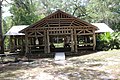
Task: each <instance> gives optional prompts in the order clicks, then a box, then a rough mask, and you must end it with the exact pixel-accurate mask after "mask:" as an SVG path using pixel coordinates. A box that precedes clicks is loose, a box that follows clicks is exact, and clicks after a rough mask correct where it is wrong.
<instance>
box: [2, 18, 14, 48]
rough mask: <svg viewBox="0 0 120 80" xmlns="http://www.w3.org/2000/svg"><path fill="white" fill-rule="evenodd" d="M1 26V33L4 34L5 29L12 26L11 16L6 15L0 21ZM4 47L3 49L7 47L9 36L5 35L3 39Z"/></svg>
mask: <svg viewBox="0 0 120 80" xmlns="http://www.w3.org/2000/svg"><path fill="white" fill-rule="evenodd" d="M2 24H3V25H2V26H3V28H2V29H3V34H6V33H7V31H8V30H9V29H10V28H11V26H12V19H11V17H6V18H4V19H3V21H2ZM4 48H5V49H8V48H9V37H8V36H7V37H5V40H4Z"/></svg>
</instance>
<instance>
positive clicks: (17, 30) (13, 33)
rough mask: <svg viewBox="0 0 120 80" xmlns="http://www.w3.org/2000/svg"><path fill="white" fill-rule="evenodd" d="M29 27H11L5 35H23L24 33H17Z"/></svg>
mask: <svg viewBox="0 0 120 80" xmlns="http://www.w3.org/2000/svg"><path fill="white" fill-rule="evenodd" d="M28 26H29V25H18V26H13V27H12V28H11V29H10V30H9V31H8V32H7V33H6V34H5V35H25V34H24V33H19V31H21V30H22V29H25V28H26V27H28Z"/></svg>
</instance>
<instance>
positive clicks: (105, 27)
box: [91, 23, 114, 33]
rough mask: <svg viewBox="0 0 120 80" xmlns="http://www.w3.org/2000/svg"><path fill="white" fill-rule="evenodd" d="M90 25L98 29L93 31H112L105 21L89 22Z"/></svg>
mask: <svg viewBox="0 0 120 80" xmlns="http://www.w3.org/2000/svg"><path fill="white" fill-rule="evenodd" d="M91 24H92V25H94V26H96V27H98V29H99V30H97V31H95V33H103V32H111V33H112V32H114V31H113V30H112V29H111V28H110V27H109V26H108V25H106V24H105V23H91Z"/></svg>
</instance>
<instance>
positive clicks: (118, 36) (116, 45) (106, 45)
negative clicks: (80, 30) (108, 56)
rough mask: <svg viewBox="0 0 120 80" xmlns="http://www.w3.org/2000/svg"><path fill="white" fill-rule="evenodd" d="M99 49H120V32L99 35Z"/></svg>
mask: <svg viewBox="0 0 120 80" xmlns="http://www.w3.org/2000/svg"><path fill="white" fill-rule="evenodd" d="M96 49H97V50H105V51H106V50H109V49H120V32H113V33H109V32H106V33H102V34H99V35H97V45H96Z"/></svg>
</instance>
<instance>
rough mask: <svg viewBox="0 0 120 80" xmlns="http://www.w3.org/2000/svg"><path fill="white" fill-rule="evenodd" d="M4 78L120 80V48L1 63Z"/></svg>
mask: <svg viewBox="0 0 120 80" xmlns="http://www.w3.org/2000/svg"><path fill="white" fill-rule="evenodd" d="M0 80H120V50H111V51H100V52H94V53H91V54H87V55H82V56H74V57H73V56H66V60H65V61H64V64H63V63H62V64H61V63H60V64H56V63H55V61H54V58H39V59H31V61H29V62H28V61H25V60H20V61H19V62H8V63H4V64H2V63H1V64H0Z"/></svg>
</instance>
